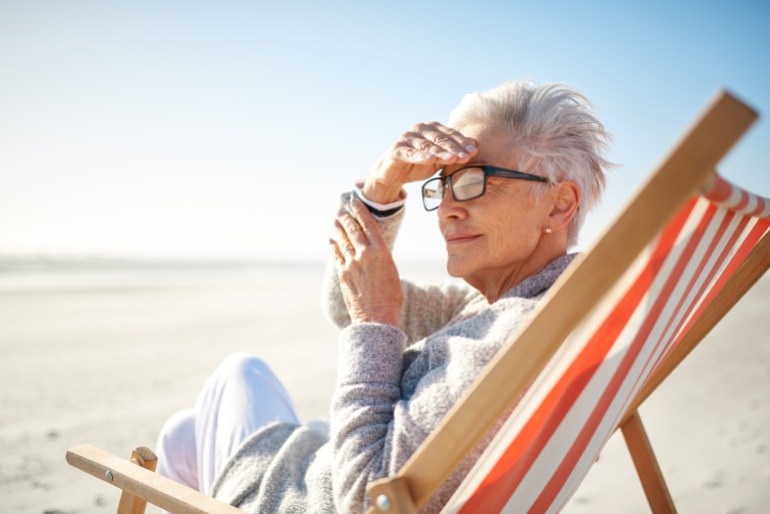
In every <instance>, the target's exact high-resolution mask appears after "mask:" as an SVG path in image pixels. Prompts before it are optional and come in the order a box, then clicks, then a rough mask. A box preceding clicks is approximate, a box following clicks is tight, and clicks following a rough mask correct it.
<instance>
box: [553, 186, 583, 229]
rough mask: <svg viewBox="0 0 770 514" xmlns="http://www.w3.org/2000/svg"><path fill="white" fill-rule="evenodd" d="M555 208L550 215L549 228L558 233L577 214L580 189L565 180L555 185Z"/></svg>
mask: <svg viewBox="0 0 770 514" xmlns="http://www.w3.org/2000/svg"><path fill="white" fill-rule="evenodd" d="M552 195H553V208H552V209H551V212H550V213H549V215H548V222H549V226H550V227H551V229H552V230H554V231H556V230H559V229H562V228H565V227H566V226H567V225H569V222H570V221H572V218H574V217H575V214H577V210H578V207H579V206H580V188H579V187H578V185H577V184H576V183H575V182H573V181H571V180H565V181H563V182H559V183H558V184H554V186H553V190H552Z"/></svg>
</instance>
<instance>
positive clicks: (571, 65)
mask: <svg viewBox="0 0 770 514" xmlns="http://www.w3.org/2000/svg"><path fill="white" fill-rule="evenodd" d="M769 26H770V2H767V1H766V0H765V1H762V2H760V1H741V0H732V1H724V2H714V1H707V0H706V1H686V2H677V1H665V2H662V1H655V0H653V1H637V0H632V1H622V2H618V1H614V2H609V1H607V2H598V1H590V0H587V1H582V2H567V1H565V2H555V1H526V2H525V1H521V2H515V1H508V2H502V1H501V2H488V1H477V2H455V1H451V0H444V1H424V2H417V1H411V2H402V1H389V2H376V3H375V2H336V1H330V2H328V1H327V2H310V1H307V2H305V1H297V2H291V1H286V2H280V3H279V2H261V1H256V0H255V1H250V2H246V1H218V2H200V1H171V0H169V1H162V0H155V1H142V0H136V1H132V2H118V1H102V2H96V1H91V2H85V1H78V0H73V1H68V2H57V1H38V0H18V1H10V0H0V256H3V255H13V256H24V255H52V256H101V257H116V256H120V257H142V258H162V259H165V258H174V259H180V258H181V259H194V260H200V259H287V260H297V261H306V260H322V259H324V258H326V257H327V255H328V238H329V236H330V234H331V227H332V220H333V217H334V213H335V210H336V201H337V197H338V195H339V194H340V193H341V192H342V191H345V190H348V189H349V188H350V186H351V184H352V183H353V181H354V180H355V179H357V178H363V177H364V176H365V175H366V172H367V170H368V169H369V167H370V166H371V165H372V163H373V162H374V161H375V160H376V159H377V158H378V157H379V156H380V155H381V154H382V153H383V152H384V151H386V150H387V149H388V147H389V146H390V145H391V144H392V143H393V142H394V141H395V139H396V138H397V137H398V136H399V135H400V134H401V133H402V132H404V131H405V130H408V129H409V128H410V127H412V126H413V125H414V124H415V123H418V122H423V121H433V120H435V121H440V122H444V121H446V117H447V114H448V113H449V111H451V109H452V108H453V107H454V106H455V105H456V104H457V103H458V102H459V101H460V100H461V99H462V97H463V95H465V94H466V93H469V92H473V91H480V90H486V89H489V88H492V87H494V86H496V85H498V84H500V83H501V82H503V81H505V80H511V79H519V78H528V79H532V80H534V81H536V82H565V83H568V84H571V85H572V86H574V87H575V88H577V89H578V90H579V91H581V92H582V93H584V94H585V95H586V96H587V97H588V98H589V99H590V100H591V101H592V103H593V105H594V108H595V110H596V114H597V116H598V117H599V119H601V120H602V121H603V123H604V124H605V127H606V128H607V130H608V131H609V132H611V133H612V134H613V137H614V143H613V146H612V147H611V149H610V151H609V153H608V154H607V157H608V158H609V159H610V160H611V161H613V162H615V163H617V164H618V165H619V166H618V168H616V169H615V170H613V171H612V172H611V174H610V175H609V177H608V188H607V190H606V195H605V199H604V202H603V204H602V207H601V208H599V209H598V210H596V211H595V212H594V213H592V214H591V215H590V216H589V218H588V220H587V222H586V225H585V227H584V229H583V233H582V238H581V243H580V248H581V249H583V248H585V247H587V246H589V245H590V243H591V241H593V240H594V239H595V238H596V237H597V236H598V235H599V234H600V233H601V231H602V230H603V228H604V227H605V226H606V225H607V223H608V222H609V221H611V219H612V218H613V217H614V216H615V215H616V213H617V212H618V210H619V209H620V208H621V207H622V205H624V203H625V202H626V201H628V199H629V198H630V197H631V196H632V194H633V192H634V191H635V190H636V189H637V188H638V187H639V186H640V184H641V183H642V182H643V180H644V179H645V177H646V176H647V175H648V174H649V173H650V172H651V171H652V170H653V168H654V166H655V165H656V164H657V163H658V162H659V161H660V160H661V159H662V158H663V157H664V156H665V155H666V153H667V151H668V150H669V149H670V148H671V147H672V145H673V144H674V143H675V141H676V140H677V138H678V137H679V136H680V135H681V134H682V133H684V131H685V130H686V129H687V128H688V127H689V126H690V123H691V122H692V121H693V120H694V119H695V118H696V116H697V115H698V114H699V113H700V112H701V110H702V109H703V108H704V106H705V105H706V104H707V103H708V102H709V100H710V99H711V98H712V97H713V96H714V94H715V93H716V91H717V90H718V89H720V88H726V89H728V90H730V91H731V92H733V93H734V94H736V95H737V96H738V97H739V98H741V99H743V100H744V101H745V102H747V103H748V104H749V105H751V106H752V107H753V108H754V109H756V110H757V111H759V113H760V115H762V116H764V118H761V119H760V120H759V121H758V122H757V123H756V124H755V125H754V127H753V128H752V129H751V130H750V132H749V133H748V134H747V135H746V136H744V138H743V139H742V140H741V141H740V142H739V143H738V144H737V145H736V146H735V147H734V148H733V150H732V152H731V153H730V154H729V155H728V157H727V158H726V159H725V160H724V162H723V163H722V164H721V166H720V170H721V172H722V173H723V175H725V176H726V177H727V178H729V179H731V180H733V181H734V182H736V183H737V184H739V185H742V186H744V187H746V188H748V189H750V190H752V191H754V192H756V193H759V194H763V195H764V196H770V128H769V126H768V121H767V117H768V116H770V30H768V27H769ZM407 191H408V193H409V200H408V205H407V210H408V213H407V218H406V220H405V221H404V225H403V228H402V231H401V234H400V235H399V240H398V242H397V243H396V249H395V254H396V258H397V260H404V261H407V260H413V261H428V262H437V261H440V260H442V259H443V256H444V249H443V241H442V239H441V237H440V235H439V232H438V229H437V221H436V215H435V213H426V212H424V211H422V208H421V206H420V203H419V184H410V186H409V188H408V189H407Z"/></svg>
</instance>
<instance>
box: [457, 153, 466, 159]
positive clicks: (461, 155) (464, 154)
mask: <svg viewBox="0 0 770 514" xmlns="http://www.w3.org/2000/svg"><path fill="white" fill-rule="evenodd" d="M457 157H459V158H460V159H465V158H467V157H468V154H467V153H465V152H460V153H458V154H457Z"/></svg>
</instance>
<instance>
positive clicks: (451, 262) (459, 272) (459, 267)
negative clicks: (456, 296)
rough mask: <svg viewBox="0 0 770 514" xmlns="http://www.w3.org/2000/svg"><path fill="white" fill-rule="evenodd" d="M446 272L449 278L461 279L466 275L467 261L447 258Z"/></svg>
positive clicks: (455, 257) (459, 258)
mask: <svg viewBox="0 0 770 514" xmlns="http://www.w3.org/2000/svg"><path fill="white" fill-rule="evenodd" d="M446 271H447V273H448V274H449V276H450V277H455V278H463V277H465V276H466V275H467V274H468V263H467V259H463V258H462V257H458V256H451V255H450V256H449V257H448V258H447V262H446Z"/></svg>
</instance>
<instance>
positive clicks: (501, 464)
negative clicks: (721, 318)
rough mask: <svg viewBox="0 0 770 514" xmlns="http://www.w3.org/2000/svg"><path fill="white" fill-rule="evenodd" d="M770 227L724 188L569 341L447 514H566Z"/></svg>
mask: <svg viewBox="0 0 770 514" xmlns="http://www.w3.org/2000/svg"><path fill="white" fill-rule="evenodd" d="M768 229H770V200H768V199H765V198H762V197H759V196H757V195H754V194H751V193H748V192H747V191H744V190H742V189H740V188H738V187H735V186H733V185H732V184H730V183H729V182H727V181H725V180H724V179H721V178H718V179H717V180H716V182H715V184H714V186H713V187H712V188H711V189H710V191H709V192H708V193H706V196H701V197H698V198H694V199H693V200H691V201H690V202H688V203H687V204H686V205H685V206H684V207H683V208H682V209H681V210H680V211H679V213H678V214H677V215H676V216H675V218H674V219H673V220H672V221H671V222H669V224H668V226H667V227H666V228H665V229H664V231H663V232H662V233H661V235H660V236H659V237H658V239H657V240H656V241H654V242H653V243H652V244H651V245H649V246H648V248H647V249H646V250H645V252H643V254H642V255H640V256H639V258H638V259H637V260H636V261H635V263H634V264H633V265H632V266H631V267H630V268H629V270H628V271H627V272H626V274H625V275H624V276H623V278H622V279H621V280H620V281H618V283H617V285H616V286H615V288H614V289H613V290H612V291H611V292H610V293H609V294H608V295H606V297H605V300H603V301H602V302H601V303H600V304H599V305H598V306H597V307H596V308H595V309H594V311H593V312H592V314H591V315H590V316H588V317H587V318H586V320H584V322H583V323H582V324H581V325H580V326H578V327H577V328H576V329H575V330H574V331H573V333H572V334H571V335H570V337H569V338H568V339H567V341H565V343H564V344H563V345H562V347H561V348H560V350H559V351H558V352H557V354H556V355H555V356H554V357H553V358H552V359H551V361H550V362H549V364H548V365H547V366H546V368H545V370H544V371H543V372H542V373H541V374H540V376H539V377H538V378H537V380H536V381H535V382H534V383H533V384H532V386H531V387H530V388H529V390H528V391H527V393H526V394H525V396H524V398H523V399H522V401H521V402H520V403H519V404H518V405H517V407H516V409H515V410H514V412H513V413H512V414H511V416H510V417H509V418H508V420H507V422H506V423H505V425H504V426H503V428H502V429H501V430H500V432H499V434H498V435H497V437H496V438H495V439H494V441H493V442H492V443H491V444H490V446H489V447H488V448H487V450H486V451H485V453H484V454H483V455H482V457H481V459H479V461H478V462H477V463H476V465H475V467H474V468H473V470H472V471H471V472H470V473H469V475H468V477H467V478H466V479H465V481H464V482H463V484H462V485H461V486H460V488H459V489H458V490H457V492H456V493H455V495H454V496H453V498H452V500H450V502H449V504H448V505H447V506H446V507H445V509H444V511H443V512H451V513H493V512H494V513H496V512H556V511H558V510H559V509H560V508H561V507H562V506H563V505H564V504H565V503H566V502H567V500H569V498H570V497H571V495H572V494H573V493H574V491H575V490H576V489H577V487H578V485H579V484H580V482H581V481H582V480H583V477H584V476H585V475H586V474H587V473H588V470H589V469H590V467H591V465H592V464H593V462H594V461H595V460H596V458H597V456H598V455H599V452H600V451H601V449H602V448H603V446H604V444H605V443H606V442H607V440H608V439H609V437H610V436H611V435H612V433H613V432H614V431H615V429H616V428H617V425H618V423H619V422H620V420H621V418H622V416H623V415H624V414H625V412H626V410H627V409H628V407H629V405H630V404H631V403H632V401H633V400H634V398H635V396H636V394H638V392H639V390H640V389H641V388H642V387H643V385H644V384H645V382H646V380H648V379H649V377H650V375H651V374H652V372H653V371H654V370H655V369H656V368H657V367H658V365H660V363H661V361H663V360H664V359H665V357H666V356H667V355H668V354H669V353H670V352H671V350H672V349H673V348H675V347H676V345H677V344H678V342H679V341H680V340H681V339H682V337H683V336H684V334H685V333H686V332H687V330H688V329H689V328H690V327H691V326H692V324H693V323H694V322H695V321H696V320H697V319H698V317H699V316H700V315H701V313H702V311H703V309H704V308H705V307H706V306H707V305H708V304H709V302H711V300H712V299H713V298H714V296H715V295H716V294H718V292H719V291H720V289H721V288H722V286H723V285H724V282H725V280H726V279H727V278H728V277H729V276H730V275H731V274H732V273H733V272H734V271H735V269H736V268H737V266H738V265H739V264H740V263H741V262H742V261H743V260H744V259H745V257H746V255H747V254H748V252H749V251H750V250H751V249H752V248H753V247H754V245H755V244H756V243H757V241H759V239H760V238H761V237H762V236H763V235H764V234H765V233H766V232H767V231H768Z"/></svg>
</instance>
